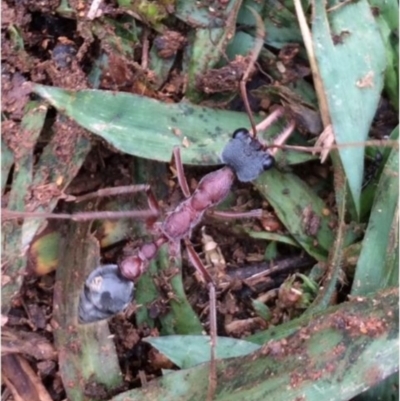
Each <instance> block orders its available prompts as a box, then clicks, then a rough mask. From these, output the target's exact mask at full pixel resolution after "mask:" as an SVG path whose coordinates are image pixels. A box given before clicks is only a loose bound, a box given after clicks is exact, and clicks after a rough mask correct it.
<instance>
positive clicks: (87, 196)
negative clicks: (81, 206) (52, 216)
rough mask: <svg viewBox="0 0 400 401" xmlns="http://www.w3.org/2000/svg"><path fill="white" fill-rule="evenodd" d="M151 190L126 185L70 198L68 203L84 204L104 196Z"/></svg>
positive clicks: (147, 187) (145, 187)
mask: <svg viewBox="0 0 400 401" xmlns="http://www.w3.org/2000/svg"><path fill="white" fill-rule="evenodd" d="M149 188H150V186H149V185H146V184H143V185H125V186H120V187H113V188H102V189H99V190H98V191H94V192H90V193H88V194H85V195H82V196H70V197H68V199H67V201H74V202H83V201H87V200H90V199H94V198H99V197H102V196H114V195H122V194H131V193H135V192H145V191H147V190H148V189H149Z"/></svg>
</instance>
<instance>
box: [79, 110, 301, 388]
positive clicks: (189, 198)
mask: <svg viewBox="0 0 400 401" xmlns="http://www.w3.org/2000/svg"><path fill="white" fill-rule="evenodd" d="M282 116H283V108H278V109H276V110H275V111H274V112H273V113H272V114H271V115H270V116H268V117H267V118H266V119H265V120H264V121H262V122H261V123H260V124H258V125H257V126H255V127H254V128H253V129H252V130H251V131H250V132H249V131H248V130H247V129H245V128H240V129H237V130H236V131H235V132H234V133H233V135H232V138H231V139H230V141H229V142H228V143H227V145H226V146H225V148H224V149H223V152H222V155H221V160H222V162H223V163H224V164H225V166H224V167H222V168H221V169H219V170H216V171H213V172H211V173H208V174H207V175H205V176H204V177H203V178H202V179H201V180H200V182H199V184H198V186H197V188H196V189H195V190H194V192H193V193H192V194H191V193H190V190H189V186H188V183H187V181H186V177H185V174H184V170H183V165H182V161H181V155H180V149H179V148H178V147H176V148H174V150H173V158H174V162H175V165H176V171H177V178H178V182H179V185H180V188H181V190H182V192H183V194H184V196H185V199H184V200H183V201H182V202H181V203H179V204H178V206H176V208H175V209H174V210H173V211H172V212H170V213H169V214H168V215H167V217H166V218H165V219H164V220H163V221H161V222H155V221H154V220H155V219H154V217H151V218H149V220H148V225H149V227H150V229H151V230H152V231H153V235H154V237H155V239H154V240H153V241H152V242H147V243H144V244H143V245H141V246H140V247H138V248H136V249H135V250H134V251H133V253H132V254H131V255H130V256H127V257H125V258H124V259H123V260H122V261H121V262H120V263H119V264H118V265H106V266H102V267H99V268H97V269H96V270H94V271H93V272H92V273H91V274H90V276H89V277H88V279H87V280H86V283H85V289H84V291H83V293H82V294H81V299H80V304H79V316H80V320H81V321H82V322H92V321H96V320H100V319H104V318H107V317H109V316H110V315H113V314H115V313H116V312H118V311H120V310H122V309H124V308H125V307H126V306H127V305H128V304H129V303H130V302H131V300H132V298H133V282H134V281H136V280H137V279H138V278H139V277H140V276H141V275H142V274H143V273H145V272H146V271H147V269H148V267H149V264H150V262H151V260H153V259H154V258H155V257H156V255H157V253H158V250H159V249H160V247H161V246H162V245H164V244H165V243H169V244H170V249H171V251H172V252H174V250H175V251H176V250H177V249H179V244H180V242H181V241H182V240H183V241H184V243H185V246H186V249H187V251H188V256H189V259H190V262H191V263H192V265H193V266H194V267H195V268H196V270H197V271H198V272H199V273H200V275H201V276H202V277H203V278H204V280H205V282H206V283H207V285H208V289H209V299H210V337H211V368H210V390H209V391H213V390H212V388H215V385H216V368H215V344H216V337H217V329H216V327H217V324H216V294H215V285H214V282H213V279H212V277H211V276H210V274H209V273H208V271H207V269H206V268H205V266H204V265H203V263H202V261H201V259H200V257H199V256H198V255H197V253H196V251H195V250H194V248H193V246H192V244H191V243H190V236H191V232H192V230H193V228H194V227H195V226H197V225H198V224H199V222H200V221H201V219H202V217H203V215H204V213H205V212H206V211H207V210H209V209H211V208H213V207H215V206H216V205H218V204H219V203H221V202H222V201H223V200H224V199H225V198H226V196H227V195H228V193H229V192H230V190H231V188H232V185H233V183H234V181H235V179H236V178H237V179H238V180H239V181H241V182H249V181H252V180H254V179H256V178H257V177H258V176H259V175H260V174H262V173H263V172H264V171H266V170H269V169H270V168H272V167H273V165H274V161H275V159H274V155H275V153H276V150H277V148H273V149H269V150H266V146H265V145H264V144H262V143H261V142H260V140H258V139H257V138H256V133H257V132H260V131H263V130H265V129H266V128H267V127H269V126H270V125H271V124H273V123H274V122H275V121H276V120H277V119H278V118H280V117H282ZM293 130H294V122H291V123H290V124H289V125H288V126H287V127H286V128H285V129H284V130H283V131H282V133H281V134H280V135H279V136H278V138H277V139H276V140H275V142H274V145H275V146H277V147H278V146H281V145H283V143H284V142H285V141H286V140H287V138H288V137H289V136H290V134H291V133H292V131H293ZM139 189H140V190H144V191H145V192H146V195H147V199H148V205H149V209H150V211H151V212H153V213H154V215H155V216H157V215H159V208H158V203H157V201H156V199H155V197H154V195H153V192H152V190H151V188H150V187H149V186H140V188H139ZM213 213H214V215H216V216H218V215H220V216H221V217H222V216H223V217H229V218H243V217H256V216H261V211H259V210H258V211H257V210H256V211H251V212H248V213H230V212H228V213H226V212H225V213H223V212H217V211H214V212H213ZM113 277H115V282H114V279H113Z"/></svg>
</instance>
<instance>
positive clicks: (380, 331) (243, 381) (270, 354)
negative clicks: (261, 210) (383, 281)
mask: <svg viewBox="0 0 400 401" xmlns="http://www.w3.org/2000/svg"><path fill="white" fill-rule="evenodd" d="M398 302H399V297H398V288H392V289H390V290H385V291H383V292H380V293H378V294H376V295H375V296H374V297H370V298H364V299H355V300H353V301H352V302H346V303H343V304H341V305H339V306H335V307H333V308H329V309H328V310H327V311H326V312H325V313H323V314H318V315H315V316H312V317H311V318H309V319H308V320H306V321H303V323H302V325H298V326H297V327H296V329H295V331H294V333H292V335H288V336H287V337H286V338H285V341H276V339H275V338H274V337H272V341H271V342H269V343H268V344H264V345H263V347H262V348H261V349H259V350H258V351H255V352H254V353H252V354H250V355H247V356H244V357H239V358H234V359H229V360H226V361H217V377H218V380H217V389H216V392H215V396H214V400H215V401H228V400H229V401H239V400H246V401H259V400H261V399H268V400H274V401H286V400H296V399H299V398H305V399H307V400H310V401H314V400H315V401H318V400H320V399H321V394H323V395H324V397H325V398H326V399H329V400H334V401H348V400H349V399H351V398H352V397H354V396H355V395H357V394H359V393H361V392H362V391H365V390H367V389H368V388H370V387H372V386H373V385H374V384H375V383H377V382H378V381H380V380H382V379H384V378H385V377H388V376H389V375H391V374H393V373H395V372H396V371H397V370H398V368H399V358H398V352H399V339H398V310H399V305H398ZM388 311H390V312H391V313H388ZM275 330H276V328H275ZM183 341H185V340H184V339H182V342H183ZM208 376H209V365H208V364H207V365H200V366H196V367H194V368H191V369H186V370H183V371H179V372H174V373H170V374H167V375H165V376H164V377H162V378H161V379H158V380H154V381H153V382H152V383H150V384H149V385H147V386H145V387H144V388H142V389H136V390H131V391H128V392H125V393H122V394H119V395H118V396H116V397H114V398H113V399H112V400H113V401H123V400H126V399H128V398H129V399H130V400H132V401H135V400H143V399H144V398H145V399H152V400H163V401H172V400H174V401H175V400H192V401H197V400H201V401H203V400H204V399H205V397H206V393H207V388H208Z"/></svg>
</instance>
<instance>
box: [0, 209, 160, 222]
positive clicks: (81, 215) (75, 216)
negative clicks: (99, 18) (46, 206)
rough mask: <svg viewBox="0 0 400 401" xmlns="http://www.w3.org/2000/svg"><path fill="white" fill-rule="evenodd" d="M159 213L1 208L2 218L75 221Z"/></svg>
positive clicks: (142, 217)
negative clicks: (46, 210) (29, 210)
mask: <svg viewBox="0 0 400 401" xmlns="http://www.w3.org/2000/svg"><path fill="white" fill-rule="evenodd" d="M157 215H158V213H157V212H155V211H152V210H130V211H129V210H128V211H123V212H78V213H71V214H69V213H46V212H19V211H14V210H7V209H1V219H2V220H13V219H26V218H43V219H60V220H74V221H89V220H97V219H111V220H114V219H122V218H124V217H125V218H135V219H142V220H146V219H148V218H151V217H155V216H157Z"/></svg>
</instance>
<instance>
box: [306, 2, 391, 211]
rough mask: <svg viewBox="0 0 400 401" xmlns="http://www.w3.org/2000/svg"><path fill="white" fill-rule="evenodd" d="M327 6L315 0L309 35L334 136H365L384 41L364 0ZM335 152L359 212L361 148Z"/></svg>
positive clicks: (381, 68)
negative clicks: (338, 5)
mask: <svg viewBox="0 0 400 401" xmlns="http://www.w3.org/2000/svg"><path fill="white" fill-rule="evenodd" d="M325 6H326V3H325V2H323V1H314V13H313V19H312V35H313V45H314V52H315V56H316V59H317V63H318V68H319V72H320V74H321V77H322V81H323V85H324V91H325V94H326V97H327V101H328V107H329V112H330V117H331V121H332V125H333V130H334V134H335V138H336V142H337V143H338V144H340V145H344V144H346V143H348V142H363V141H365V140H366V138H367V136H368V132H369V129H370V126H371V122H372V119H373V118H374V115H375V112H376V109H377V106H378V102H379V99H380V94H381V91H382V88H383V74H384V71H385V67H386V57H385V48H384V44H383V42H382V37H381V35H380V32H379V29H378V26H377V24H376V22H375V20H374V17H373V15H372V13H371V9H370V6H369V4H368V2H367V1H366V0H360V1H357V2H356V3H353V2H352V3H348V4H345V5H343V6H342V7H339V8H337V9H336V10H334V11H331V12H330V13H329V14H327V12H326V9H325ZM355 16H357V18H355ZM339 154H340V158H341V161H342V164H343V167H344V169H345V173H346V177H347V180H348V183H349V188H350V193H351V196H352V198H353V201H354V205H355V207H356V211H357V212H358V213H359V210H360V204H359V203H360V193H361V185H362V180H363V166H364V148H362V147H347V148H346V147H343V148H341V149H340V150H339Z"/></svg>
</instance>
